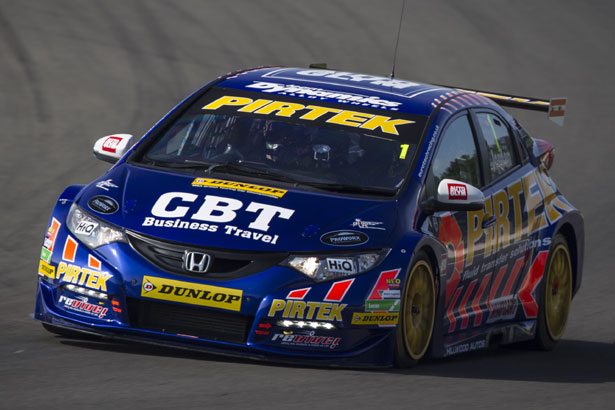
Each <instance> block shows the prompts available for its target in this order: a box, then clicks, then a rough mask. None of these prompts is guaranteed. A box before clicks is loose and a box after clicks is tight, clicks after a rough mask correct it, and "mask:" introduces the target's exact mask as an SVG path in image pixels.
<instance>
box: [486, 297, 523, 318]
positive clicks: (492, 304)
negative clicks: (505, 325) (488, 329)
mask: <svg viewBox="0 0 615 410" xmlns="http://www.w3.org/2000/svg"><path fill="white" fill-rule="evenodd" d="M518 306H519V304H518V303H517V296H516V295H509V296H505V297H502V298H499V299H495V300H491V301H489V317H488V318H487V323H492V322H495V321H498V320H509V319H513V318H514V317H515V316H516V315H517V307H518Z"/></svg>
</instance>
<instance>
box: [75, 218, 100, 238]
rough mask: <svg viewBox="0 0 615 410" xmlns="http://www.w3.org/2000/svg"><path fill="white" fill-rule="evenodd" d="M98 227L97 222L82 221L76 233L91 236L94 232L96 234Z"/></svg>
mask: <svg viewBox="0 0 615 410" xmlns="http://www.w3.org/2000/svg"><path fill="white" fill-rule="evenodd" d="M97 227H98V223H96V222H89V221H81V222H79V225H77V227H76V228H75V233H79V234H83V235H87V236H90V235H91V234H92V232H94V229H96V228H97Z"/></svg>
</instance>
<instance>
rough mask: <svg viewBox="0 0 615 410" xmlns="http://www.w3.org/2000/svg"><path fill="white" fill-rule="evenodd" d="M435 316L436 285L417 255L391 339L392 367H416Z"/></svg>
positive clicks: (423, 255)
mask: <svg viewBox="0 0 615 410" xmlns="http://www.w3.org/2000/svg"><path fill="white" fill-rule="evenodd" d="M435 313H436V284H435V278H434V274H433V269H432V266H431V263H430V262H429V258H428V257H427V254H426V253H425V252H424V251H420V252H418V253H417V255H416V258H415V260H414V262H413V263H412V266H411V268H410V271H409V273H408V277H407V279H406V282H405V285H404V291H403V294H402V303H401V310H400V316H399V322H398V324H397V331H396V338H395V356H394V365H395V367H400V368H407V367H413V366H414V365H416V364H417V363H418V362H419V360H421V359H422V358H423V357H424V356H425V354H426V353H427V351H428V349H429V346H430V343H431V337H432V335H433V328H434V320H435Z"/></svg>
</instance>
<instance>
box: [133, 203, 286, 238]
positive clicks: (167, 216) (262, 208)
mask: <svg viewBox="0 0 615 410" xmlns="http://www.w3.org/2000/svg"><path fill="white" fill-rule="evenodd" d="M198 197H199V196H198V195H196V194H191V193H188V192H167V193H165V194H162V195H160V197H159V198H158V200H157V201H156V203H155V204H154V206H153V207H152V211H151V212H152V214H153V215H154V217H149V216H148V217H145V219H144V221H143V223H142V225H143V226H155V227H164V228H174V229H190V230H199V231H205V232H218V231H220V230H221V231H222V233H223V234H225V235H232V236H236V237H239V238H244V239H250V240H254V241H261V242H264V243H270V244H274V245H275V244H276V243H277V241H278V239H279V236H278V235H266V234H264V233H262V232H257V231H263V232H267V231H268V230H269V228H270V225H269V224H270V223H271V222H272V221H273V220H277V219H278V218H280V219H286V220H288V219H290V217H291V216H292V215H293V214H294V213H295V211H294V210H292V209H288V208H282V207H279V206H273V205H268V204H262V203H259V202H250V203H249V204H248V206H246V207H245V209H243V212H247V213H252V214H255V215H256V216H255V218H254V219H253V221H252V222H250V223H249V224H248V228H250V229H253V230H248V229H243V228H239V227H237V226H234V225H224V226H222V229H220V225H217V224H216V223H226V222H232V221H233V220H234V219H235V218H236V217H237V211H239V210H242V208H243V206H244V203H243V202H242V201H240V200H238V199H234V198H226V197H220V196H215V195H205V197H204V201H203V204H202V205H201V206H200V207H199V208H198V209H197V210H196V211H194V210H192V212H191V213H190V219H192V220H193V221H184V220H182V219H181V218H184V217H186V216H187V215H188V212H189V211H190V210H191V208H190V206H185V205H190V204H193V203H194V202H195V201H196V199H197V198H198ZM212 222H213V223H212ZM254 230H256V231H254Z"/></svg>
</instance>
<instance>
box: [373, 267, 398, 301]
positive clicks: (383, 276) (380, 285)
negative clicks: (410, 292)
mask: <svg viewBox="0 0 615 410" xmlns="http://www.w3.org/2000/svg"><path fill="white" fill-rule="evenodd" d="M400 271H401V268H399V269H393V270H388V271H384V272H380V276H378V280H376V284H375V285H374V287H373V288H372V290H371V292H370V293H369V296H368V298H367V300H382V299H399V294H400V285H401V279H399V278H398V275H399V272H400Z"/></svg>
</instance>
